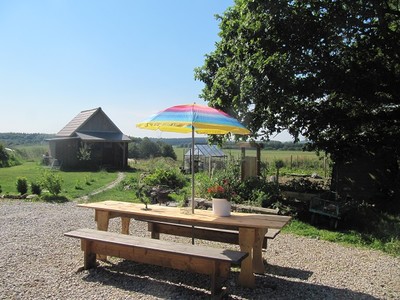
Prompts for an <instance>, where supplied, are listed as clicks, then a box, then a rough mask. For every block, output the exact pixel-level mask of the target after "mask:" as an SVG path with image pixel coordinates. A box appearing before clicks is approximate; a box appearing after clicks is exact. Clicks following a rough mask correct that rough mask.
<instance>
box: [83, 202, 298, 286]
mask: <svg viewBox="0 0 400 300" xmlns="http://www.w3.org/2000/svg"><path fill="white" fill-rule="evenodd" d="M78 206H80V207H85V208H92V209H94V210H95V221H96V222H97V229H98V230H104V231H107V230H108V224H109V220H110V219H111V218H117V217H120V218H121V233H124V234H129V223H130V219H132V218H133V219H136V220H141V221H158V222H169V223H176V224H185V225H192V226H204V227H210V228H221V229H232V230H238V231H239V245H240V250H241V251H243V252H247V253H249V256H248V257H247V258H245V259H244V260H243V261H242V263H241V271H240V274H239V283H240V284H241V285H242V286H245V287H254V286H255V276H254V273H258V274H263V273H265V267H264V263H263V258H262V243H263V240H264V236H265V234H266V233H267V231H268V228H274V229H281V228H282V227H284V226H285V225H286V224H287V223H288V222H289V221H290V219H291V218H290V217H288V216H278V215H266V214H251V213H239V212H232V214H231V216H229V217H218V216H215V215H213V213H212V211H208V210H198V209H196V210H195V211H194V214H192V213H191V208H186V207H182V208H180V207H168V206H161V205H149V208H150V209H149V210H145V209H144V205H143V204H138V203H129V202H121V201H103V202H96V203H87V204H78Z"/></svg>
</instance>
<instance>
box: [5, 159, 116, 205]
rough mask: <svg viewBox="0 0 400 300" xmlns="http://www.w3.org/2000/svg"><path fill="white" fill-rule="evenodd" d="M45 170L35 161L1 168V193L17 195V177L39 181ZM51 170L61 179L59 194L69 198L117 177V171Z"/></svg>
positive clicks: (80, 194) (30, 181)
mask: <svg viewBox="0 0 400 300" xmlns="http://www.w3.org/2000/svg"><path fill="white" fill-rule="evenodd" d="M45 170H49V171H51V170H50V169H48V168H45V167H43V166H41V165H40V164H38V163H37V162H26V163H24V164H22V165H19V166H15V167H10V168H1V169H0V186H1V189H2V192H1V194H10V195H17V194H18V191H17V186H16V182H17V178H18V177H25V178H26V179H27V181H28V184H29V185H30V184H31V183H32V182H35V183H37V182H39V181H40V179H41V177H42V176H43V173H44V172H45ZM52 172H55V173H56V174H58V175H59V176H60V177H61V179H62V184H61V187H62V191H61V194H60V196H64V197H66V198H67V199H70V200H72V199H74V198H77V197H80V196H83V195H87V194H89V193H90V192H92V191H94V190H96V189H99V188H101V187H103V186H105V185H107V184H108V183H111V182H112V181H114V180H115V179H116V178H117V172H106V171H100V172H63V171H58V170H53V171H52ZM29 192H30V190H29Z"/></svg>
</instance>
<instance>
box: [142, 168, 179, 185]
mask: <svg viewBox="0 0 400 300" xmlns="http://www.w3.org/2000/svg"><path fill="white" fill-rule="evenodd" d="M143 184H145V185H148V186H156V185H166V186H168V187H170V188H171V189H181V188H183V187H184V186H185V184H186V178H185V176H184V175H182V174H181V173H180V171H179V170H175V169H169V170H164V169H156V170H155V171H153V172H152V173H151V174H149V175H147V176H146V177H144V178H143Z"/></svg>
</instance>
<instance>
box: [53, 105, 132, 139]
mask: <svg viewBox="0 0 400 300" xmlns="http://www.w3.org/2000/svg"><path fill="white" fill-rule="evenodd" d="M68 138H80V139H81V140H84V141H111V142H119V141H127V142H128V141H130V138H129V137H128V136H126V135H124V134H123V133H122V132H121V130H119V128H118V127H117V126H116V125H115V124H114V123H113V122H112V121H111V119H110V118H109V117H108V116H107V115H106V114H105V113H104V112H103V110H102V109H101V107H98V108H94V109H89V110H84V111H81V112H80V113H79V114H78V115H76V116H75V118H73V119H72V120H71V121H70V122H69V123H68V124H67V125H65V126H64V128H63V129H61V130H60V131H59V132H58V133H57V134H56V137H55V138H54V139H53V140H60V139H68Z"/></svg>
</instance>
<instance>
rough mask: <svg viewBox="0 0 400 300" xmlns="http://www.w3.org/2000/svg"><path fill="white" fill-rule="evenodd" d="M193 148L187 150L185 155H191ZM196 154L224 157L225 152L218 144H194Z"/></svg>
mask: <svg viewBox="0 0 400 300" xmlns="http://www.w3.org/2000/svg"><path fill="white" fill-rule="evenodd" d="M190 153H191V150H189V151H187V152H186V154H185V156H190ZM194 155H195V156H206V157H224V156H226V155H225V153H224V152H223V151H222V150H221V149H220V148H218V147H217V146H216V145H194Z"/></svg>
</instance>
